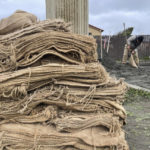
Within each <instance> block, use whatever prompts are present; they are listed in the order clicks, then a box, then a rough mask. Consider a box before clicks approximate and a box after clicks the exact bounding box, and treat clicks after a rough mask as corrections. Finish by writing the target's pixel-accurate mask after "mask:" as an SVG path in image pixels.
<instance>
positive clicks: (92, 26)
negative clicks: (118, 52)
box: [89, 24, 104, 32]
mask: <svg viewBox="0 0 150 150" xmlns="http://www.w3.org/2000/svg"><path fill="white" fill-rule="evenodd" d="M89 26H91V27H92V28H95V29H96V30H100V31H102V32H103V31H104V30H103V29H100V28H98V27H95V26H93V25H91V24H89Z"/></svg>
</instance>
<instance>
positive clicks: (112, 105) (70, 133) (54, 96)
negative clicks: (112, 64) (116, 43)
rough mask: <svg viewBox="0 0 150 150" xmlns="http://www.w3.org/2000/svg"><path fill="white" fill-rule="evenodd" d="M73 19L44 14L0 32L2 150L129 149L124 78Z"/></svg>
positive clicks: (0, 135) (0, 126)
mask: <svg viewBox="0 0 150 150" xmlns="http://www.w3.org/2000/svg"><path fill="white" fill-rule="evenodd" d="M68 27H69V26H68V25H67V24H66V23H64V22H62V21H56V20H55V21H48V20H47V21H42V22H38V23H36V24H32V25H30V26H28V27H26V28H24V29H20V30H19V29H18V30H17V31H14V32H12V33H8V34H7V35H4V36H2V37H1V38H0V62H1V63H0V72H1V73H0V148H1V149H2V150H9V149H12V150H13V149H14V150H24V149H39V150H40V149H41V150H51V149H53V150H73V149H74V150H92V149H96V150H114V149H118V150H128V145H127V143H126V141H125V135H124V131H123V130H122V126H123V124H124V123H125V119H126V112H125V110H124V108H123V106H122V103H123V101H124V94H125V92H126V89H127V87H126V84H125V82H124V81H122V80H116V79H114V78H112V77H110V76H109V74H108V73H107V72H106V70H105V68H104V67H103V66H102V65H101V64H99V63H98V62H97V54H96V44H95V40H94V39H93V38H91V37H88V36H82V35H77V34H73V33H71V32H70V31H69V29H68ZM8 37H10V38H8ZM7 41H8V42H7Z"/></svg>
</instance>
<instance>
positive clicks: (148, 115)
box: [107, 64, 150, 150]
mask: <svg viewBox="0 0 150 150" xmlns="http://www.w3.org/2000/svg"><path fill="white" fill-rule="evenodd" d="M107 71H108V72H110V75H111V76H115V77H117V78H120V77H121V78H125V81H126V82H128V83H130V84H134V85H138V86H141V87H144V88H147V89H150V65H148V66H140V68H139V69H135V68H132V67H130V66H129V65H123V64H120V65H116V66H113V68H112V67H110V66H109V67H107ZM124 107H125V109H126V111H127V114H128V117H127V124H126V125H125V128H124V129H125V132H126V139H127V141H128V143H129V147H130V150H150V99H148V98H143V97H140V96H137V97H132V98H131V99H130V100H129V101H128V102H126V103H125V104H124Z"/></svg>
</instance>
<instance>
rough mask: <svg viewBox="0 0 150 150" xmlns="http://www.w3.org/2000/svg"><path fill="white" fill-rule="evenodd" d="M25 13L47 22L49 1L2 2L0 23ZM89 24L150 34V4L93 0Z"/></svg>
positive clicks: (145, 0) (149, 1)
mask: <svg viewBox="0 0 150 150" xmlns="http://www.w3.org/2000/svg"><path fill="white" fill-rule="evenodd" d="M17 9H21V10H25V11H28V12H31V13H33V14H35V15H36V16H37V17H38V18H39V19H40V20H44V19H46V8H45V0H0V19H2V18H5V17H8V16H9V15H11V14H12V13H13V12H14V11H15V10H17ZM89 23H90V24H92V25H94V26H96V27H99V28H101V29H103V30H104V32H103V35H106V34H111V35H112V34H116V33H118V32H120V31H122V30H123V29H124V27H123V23H125V27H126V28H128V27H134V31H133V34H150V27H149V24H150V0H89Z"/></svg>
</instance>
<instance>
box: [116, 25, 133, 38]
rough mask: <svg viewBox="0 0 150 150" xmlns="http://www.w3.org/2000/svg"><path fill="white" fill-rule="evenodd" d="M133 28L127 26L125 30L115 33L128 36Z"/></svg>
mask: <svg viewBox="0 0 150 150" xmlns="http://www.w3.org/2000/svg"><path fill="white" fill-rule="evenodd" d="M133 29H134V28H133V27H129V28H127V29H126V30H124V31H121V32H119V33H118V34H117V35H118V36H127V37H129V36H130V35H131V34H132V31H133Z"/></svg>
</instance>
